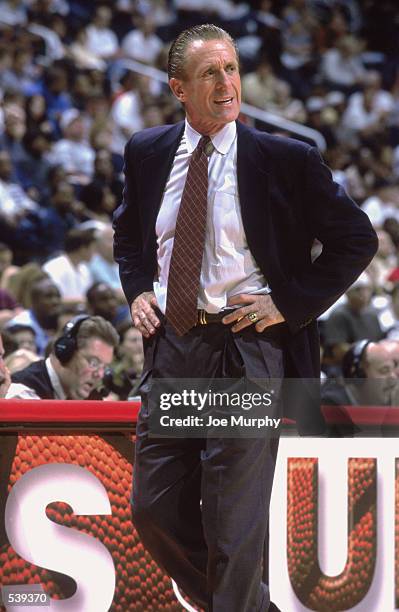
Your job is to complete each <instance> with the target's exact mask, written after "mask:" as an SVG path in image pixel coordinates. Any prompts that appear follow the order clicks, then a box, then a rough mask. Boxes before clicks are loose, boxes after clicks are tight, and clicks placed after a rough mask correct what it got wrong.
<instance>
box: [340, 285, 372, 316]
mask: <svg viewBox="0 0 399 612" xmlns="http://www.w3.org/2000/svg"><path fill="white" fill-rule="evenodd" d="M372 293H373V292H372V289H371V287H368V286H361V287H355V288H353V289H349V290H348V292H347V294H346V295H347V297H348V302H349V306H350V307H351V309H352V310H354V311H355V312H360V311H362V310H363V309H364V308H366V307H367V306H368V305H369V304H370V300H371V296H372Z"/></svg>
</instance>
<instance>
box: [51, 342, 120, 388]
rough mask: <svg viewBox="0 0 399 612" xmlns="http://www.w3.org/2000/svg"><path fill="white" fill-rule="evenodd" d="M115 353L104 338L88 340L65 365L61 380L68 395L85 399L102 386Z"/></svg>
mask: <svg viewBox="0 0 399 612" xmlns="http://www.w3.org/2000/svg"><path fill="white" fill-rule="evenodd" d="M113 353H114V349H113V348H112V346H110V345H109V344H107V343H106V342H104V340H100V338H90V339H89V340H87V342H86V343H85V344H84V346H83V347H82V348H80V349H78V350H77V351H76V353H75V354H74V356H73V357H72V359H71V361H70V362H69V363H67V364H66V366H65V367H64V370H63V374H62V380H61V382H62V385H63V387H64V389H65V392H66V394H67V397H68V398H69V399H80V400H84V399H87V398H88V397H89V395H90V393H91V392H92V391H93V390H95V389H97V388H98V387H100V386H101V381H102V379H103V377H104V371H105V368H106V367H107V366H109V365H110V363H111V361H112V358H113Z"/></svg>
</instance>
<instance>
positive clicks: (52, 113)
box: [41, 65, 72, 135]
mask: <svg viewBox="0 0 399 612" xmlns="http://www.w3.org/2000/svg"><path fill="white" fill-rule="evenodd" d="M41 93H42V94H43V97H44V100H45V102H46V107H47V116H48V118H49V120H50V121H51V124H52V127H53V128H54V129H55V130H56V132H57V135H58V134H59V131H58V130H59V127H58V121H59V120H60V118H61V115H62V113H64V112H65V111H66V110H68V109H69V108H72V101H71V96H70V94H69V84H68V75H67V72H66V70H65V68H63V67H62V66H59V65H55V66H50V67H49V68H48V69H47V71H46V72H45V74H44V83H43V87H42V92H41Z"/></svg>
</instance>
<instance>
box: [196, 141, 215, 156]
mask: <svg viewBox="0 0 399 612" xmlns="http://www.w3.org/2000/svg"><path fill="white" fill-rule="evenodd" d="M196 151H197V152H198V154H199V155H200V154H201V153H202V152H204V153H205V155H206V156H207V157H209V156H210V155H212V151H213V144H212V141H211V139H210V138H209V136H202V138H201V140H200V141H199V143H198V144H197V148H196Z"/></svg>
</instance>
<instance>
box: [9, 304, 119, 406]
mask: <svg viewBox="0 0 399 612" xmlns="http://www.w3.org/2000/svg"><path fill="white" fill-rule="evenodd" d="M118 342H119V336H118V334H117V333H116V331H115V329H114V328H113V327H112V325H111V324H110V323H109V322H108V321H105V320H104V319H102V318H101V317H88V316H85V315H80V316H78V317H76V318H75V319H72V320H71V321H70V322H69V323H67V325H66V326H65V328H64V331H63V334H62V336H61V337H59V338H57V340H56V341H55V342H54V343H53V345H52V348H51V352H50V355H49V357H47V359H45V360H44V359H43V360H40V361H37V362H35V363H32V364H31V365H30V366H28V367H27V368H25V369H23V370H21V371H19V372H16V373H15V374H14V375H13V376H12V381H13V382H12V384H11V386H10V388H9V390H8V393H7V398H21V399H75V400H78V399H79V400H85V399H101V398H102V394H101V391H100V388H101V387H102V382H103V377H104V373H105V370H106V368H107V367H108V366H109V365H110V364H111V362H112V358H113V352H114V349H115V348H116V347H117V345H118Z"/></svg>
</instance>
